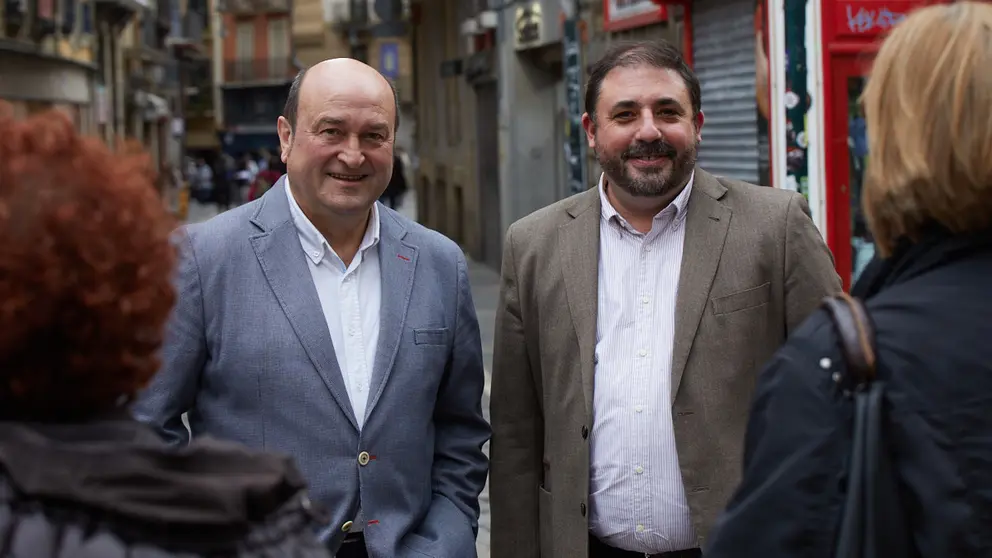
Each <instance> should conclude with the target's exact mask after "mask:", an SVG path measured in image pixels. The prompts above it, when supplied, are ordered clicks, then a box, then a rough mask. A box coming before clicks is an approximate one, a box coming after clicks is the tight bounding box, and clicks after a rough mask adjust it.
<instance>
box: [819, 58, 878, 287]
mask: <svg viewBox="0 0 992 558" xmlns="http://www.w3.org/2000/svg"><path fill="white" fill-rule="evenodd" d="M833 62H834V63H833V64H832V70H833V71H832V75H831V78H832V79H831V82H832V86H831V93H832V95H831V97H832V98H831V101H830V112H831V117H830V120H831V124H832V126H831V129H832V130H831V138H830V142H829V145H830V150H831V153H830V157H829V158H830V160H831V161H832V163H831V164H830V168H829V169H828V172H829V174H830V177H829V178H828V199H827V203H828V214H829V217H828V219H829V221H830V229H831V234H830V248H831V250H832V251H833V253H834V259H835V261H836V265H837V272H838V273H839V274H840V276H841V279H842V280H843V281H844V287H845V288H850V286H851V285H852V284H854V282H855V281H856V280H857V278H858V276H859V275H860V274H861V272H862V271H863V270H864V268H865V266H866V265H867V264H868V262H869V261H871V259H872V257H873V256H874V255H875V245H874V242H873V240H872V237H871V233H870V232H869V231H868V224H867V220H866V219H865V214H864V211H863V210H862V205H861V193H862V191H863V187H864V176H865V165H867V163H868V157H869V153H868V136H867V131H866V128H865V118H864V112H863V111H862V108H861V93H862V92H863V91H864V87H865V81H866V74H867V69H868V64H867V63H866V61H865V60H864V59H863V58H862V57H855V56H844V57H837V58H834V61H833Z"/></svg>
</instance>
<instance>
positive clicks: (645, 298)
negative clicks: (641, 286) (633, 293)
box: [641, 296, 651, 304]
mask: <svg viewBox="0 0 992 558" xmlns="http://www.w3.org/2000/svg"><path fill="white" fill-rule="evenodd" d="M649 302H651V299H650V298H648V297H646V296H644V297H641V304H647V303H649Z"/></svg>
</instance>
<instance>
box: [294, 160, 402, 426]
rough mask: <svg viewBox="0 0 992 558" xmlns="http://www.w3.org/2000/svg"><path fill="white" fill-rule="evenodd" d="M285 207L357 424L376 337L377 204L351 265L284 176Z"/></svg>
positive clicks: (378, 285)
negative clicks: (336, 248)
mask: <svg viewBox="0 0 992 558" xmlns="http://www.w3.org/2000/svg"><path fill="white" fill-rule="evenodd" d="M286 195H287V196H289V212H290V214H291V215H292V216H293V223H294V224H295V225H296V230H297V232H298V233H299V235H300V245H301V246H302V247H303V251H304V252H305V253H306V256H307V266H308V267H309V268H310V275H311V276H312V277H313V284H314V286H315V287H316V288H317V297H318V298H319V299H320V307H321V309H322V310H323V311H324V319H325V320H327V329H328V330H329V331H330V333H331V343H332V344H333V345H334V354H336V355H337V358H338V366H339V367H340V368H341V376H342V377H343V378H344V383H345V386H346V387H347V389H348V399H349V400H351V408H352V410H353V411H354V412H355V419H356V420H357V421H358V427H359V428H361V427H362V425H363V424H364V422H365V407H366V405H367V404H368V399H369V384H370V383H371V380H372V367H373V365H374V363H375V351H376V346H377V344H378V342H379V307H380V305H381V303H382V287H381V277H380V273H379V250H378V249H377V248H376V245H377V244H378V243H379V209H378V207H376V205H375V204H373V205H372V216H371V218H369V224H368V227H367V228H366V229H365V237H364V238H362V243H361V244H360V245H359V247H358V252H357V253H356V254H355V257H354V258H353V259H352V260H351V265H348V266H346V265H344V262H343V261H342V260H341V258H340V257H338V255H337V254H336V253H335V252H334V250H333V249H332V248H331V246H330V245H329V244H328V243H327V240H325V239H324V235H322V234H321V233H320V231H318V230H317V227H315V226H314V224H313V223H311V222H310V219H308V218H307V216H306V214H304V213H303V210H302V209H300V206H299V204H298V203H296V198H294V197H293V192H292V190H290V188H289V179H286Z"/></svg>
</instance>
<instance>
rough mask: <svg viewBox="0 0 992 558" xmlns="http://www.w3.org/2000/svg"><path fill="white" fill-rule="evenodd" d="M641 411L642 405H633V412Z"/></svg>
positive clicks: (642, 409)
mask: <svg viewBox="0 0 992 558" xmlns="http://www.w3.org/2000/svg"><path fill="white" fill-rule="evenodd" d="M642 411H644V407H642V406H640V405H638V406H636V407H634V412H635V413H640V412H642Z"/></svg>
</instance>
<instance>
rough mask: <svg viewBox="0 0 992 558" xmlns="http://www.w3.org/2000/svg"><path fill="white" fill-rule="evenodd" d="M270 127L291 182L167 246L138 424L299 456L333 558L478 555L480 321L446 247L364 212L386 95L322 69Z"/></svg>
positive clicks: (393, 217)
mask: <svg viewBox="0 0 992 558" xmlns="http://www.w3.org/2000/svg"><path fill="white" fill-rule="evenodd" d="M284 112H285V114H284V115H283V116H281V117H280V118H279V120H278V129H279V140H280V144H281V148H282V160H283V162H285V163H286V167H287V169H288V170H287V174H286V175H285V176H283V177H282V178H280V179H279V181H278V182H277V183H276V184H275V186H273V187H272V188H271V189H270V190H269V191H268V192H266V193H265V195H264V196H262V197H261V198H260V199H258V200H256V201H254V202H251V203H249V204H247V205H243V206H241V207H238V208H236V209H233V210H231V211H228V212H226V213H223V214H221V215H218V216H217V217H215V218H213V219H211V220H209V221H207V222H205V223H202V224H197V225H191V226H188V227H186V228H185V229H184V230H183V234H181V235H180V255H181V257H180V263H179V273H178V283H177V290H178V304H177V307H176V310H175V315H174V318H173V319H172V321H171V323H170V325H169V326H168V332H167V340H166V344H165V347H164V349H163V352H162V357H163V366H162V371H161V372H160V373H159V374H158V375H157V376H156V377H155V379H154V380H153V382H152V384H151V385H150V386H149V387H148V389H147V390H146V391H145V392H144V393H143V394H142V397H141V398H140V400H139V402H138V403H137V405H136V406H135V414H136V416H137V417H138V418H139V419H141V420H143V421H145V422H148V423H150V424H152V425H154V426H155V427H156V428H158V429H159V431H160V432H161V433H162V435H163V436H164V437H166V439H168V440H171V441H173V442H175V443H177V444H185V443H187V442H188V440H189V437H190V436H191V435H192V436H198V435H201V434H209V435H212V436H215V437H219V438H226V439H229V440H236V441H239V442H242V443H245V444H247V445H249V446H253V447H257V448H264V449H267V450H272V451H276V452H281V453H284V454H287V455H290V456H292V457H293V458H295V459H296V461H297V463H298V465H299V467H300V469H301V470H302V471H303V472H304V474H305V475H306V476H307V480H308V481H309V482H310V486H311V490H312V497H313V499H314V500H316V501H317V502H318V503H320V504H322V505H323V506H324V507H325V508H326V510H327V514H326V516H327V517H328V518H329V519H327V521H326V522H325V523H324V524H323V525H321V526H319V527H318V528H319V529H320V533H321V535H322V537H323V538H324V540H326V541H327V545H328V548H329V549H330V550H331V551H332V552H335V553H336V556H337V557H338V558H351V557H364V556H371V557H374V558H396V557H417V558H422V557H423V556H433V557H437V558H465V557H473V556H476V550H475V538H476V533H477V530H478V519H479V503H478V497H479V493H480V492H481V491H482V488H483V485H484V484H485V480H486V475H487V472H488V467H489V463H488V460H487V458H486V456H485V454H483V452H482V446H483V444H484V443H485V442H486V441H487V440H488V439H489V435H490V429H489V424H488V423H487V422H486V420H485V419H484V418H483V415H482V404H481V401H482V390H483V384H484V376H483V365H482V347H481V341H480V336H479V325H478V322H477V320H476V316H475V309H474V305H473V303H472V295H471V291H470V290H469V284H468V273H467V270H466V264H465V257H464V255H463V253H462V251H461V250H460V249H459V247H458V246H457V245H456V244H455V243H454V242H452V241H451V240H449V239H447V238H445V237H444V236H442V235H440V234H438V233H436V232H434V231H431V230H428V229H426V228H424V227H422V226H420V225H418V224H416V223H414V222H412V221H410V220H408V219H406V218H404V217H402V216H401V215H399V214H398V213H396V212H395V211H393V210H392V209H389V208H386V207H385V206H382V205H380V204H378V203H377V202H376V200H377V199H378V198H379V196H380V195H382V193H383V190H385V188H386V185H387V184H388V183H389V179H390V175H391V173H392V166H393V145H394V140H395V138H396V128H397V126H398V124H399V119H398V112H397V107H396V97H395V94H394V91H393V89H392V87H391V86H390V84H389V82H387V81H386V80H385V79H383V77H382V76H381V75H379V73H378V72H376V71H375V70H373V69H372V68H370V67H368V66H366V65H364V64H362V63H360V62H357V61H355V60H350V59H336V60H327V61H324V62H322V63H320V64H318V65H316V66H313V67H312V68H310V69H309V70H306V71H305V72H302V73H301V74H300V75H299V76H297V78H296V80H295V81H294V82H293V85H292V88H291V89H290V94H289V99H288V100H287V102H286V108H285V111H284ZM183 413H188V418H189V431H187V429H186V428H185V427H184V426H183V423H182V421H181V416H182V414H183ZM248 481H250V479H246V482H248ZM232 505H245V503H243V502H232Z"/></svg>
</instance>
